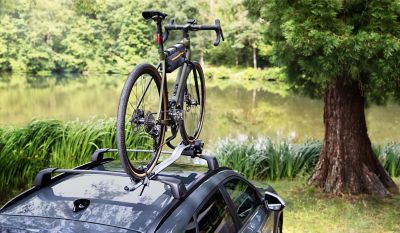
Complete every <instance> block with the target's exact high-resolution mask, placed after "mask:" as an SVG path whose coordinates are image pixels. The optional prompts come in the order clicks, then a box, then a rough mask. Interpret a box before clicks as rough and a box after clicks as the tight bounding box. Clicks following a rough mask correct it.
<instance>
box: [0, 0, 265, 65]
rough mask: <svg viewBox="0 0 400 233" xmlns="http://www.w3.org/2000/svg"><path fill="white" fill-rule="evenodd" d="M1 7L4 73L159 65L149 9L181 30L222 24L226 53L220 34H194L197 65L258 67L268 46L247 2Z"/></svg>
mask: <svg viewBox="0 0 400 233" xmlns="http://www.w3.org/2000/svg"><path fill="white" fill-rule="evenodd" d="M0 4H1V6H0V25H1V27H0V71H10V70H15V71H17V70H22V71H27V72H30V73H43V72H47V73H48V72H56V73H63V72H68V73H85V72H91V71H95V72H107V73H128V72H130V70H131V69H132V67H134V65H136V64H137V63H140V62H150V63H155V62H157V59H158V51H157V48H156V44H155V25H154V23H153V22H152V21H146V20H144V19H143V18H142V16H141V11H142V10H144V9H159V10H161V11H163V12H166V13H167V14H168V15H169V17H173V18H174V19H175V22H176V23H180V24H184V23H185V22H186V20H188V19H197V22H198V23H199V24H213V23H214V20H215V18H220V19H221V23H222V27H223V29H224V32H225V37H226V38H227V40H226V41H225V42H222V43H221V45H220V46H219V47H214V46H213V45H212V43H213V41H214V39H215V33H214V32H211V31H201V32H197V33H191V39H192V43H191V46H192V52H193V53H192V54H193V59H194V60H200V61H203V60H205V61H207V62H209V63H212V64H224V65H242V66H251V65H252V50H251V48H252V47H257V49H258V48H259V47H260V48H262V47H263V46H264V47H265V44H264V43H262V41H261V40H259V38H260V34H259V32H258V28H259V27H254V24H257V22H253V21H252V20H250V19H249V18H248V12H247V11H246V9H245V8H244V6H243V4H242V1H235V3H234V4H231V2H230V1H227V0H224V1H218V2H217V1H214V0H212V1H208V0H201V1H182V0H173V1H166V0H158V1H149V0H146V1H139V0H120V1H116V0H112V1H105V0H73V1H66V0H63V1H50V0H35V1H33V0H20V1H9V0H3V1H2V2H0ZM234 15H240V17H235V16H234ZM169 17H168V18H167V20H166V22H165V23H167V21H168V20H169ZM257 25H259V24H257ZM180 39H181V32H173V33H171V35H170V39H169V40H168V41H167V44H166V47H168V46H169V45H171V44H173V43H176V42H178V41H179V40H180ZM260 53H261V50H260ZM264 58H266V57H265V56H264ZM265 64H266V63H265V62H264V65H265Z"/></svg>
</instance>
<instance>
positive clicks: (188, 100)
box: [179, 62, 206, 144]
mask: <svg viewBox="0 0 400 233" xmlns="http://www.w3.org/2000/svg"><path fill="white" fill-rule="evenodd" d="M192 64H193V66H192V68H191V70H190V72H189V76H188V78H187V80H186V86H185V89H184V92H183V97H182V98H181V106H182V113H183V119H182V120H181V121H180V122H179V129H180V133H181V136H182V140H183V142H184V143H185V144H189V143H191V142H193V141H194V140H196V139H197V138H198V137H199V135H200V131H201V128H202V126H203V121H204V106H205V101H206V88H205V82H204V74H203V69H202V68H201V66H200V64H199V63H197V62H193V63H192Z"/></svg>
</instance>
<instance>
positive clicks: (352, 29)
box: [246, 0, 400, 103]
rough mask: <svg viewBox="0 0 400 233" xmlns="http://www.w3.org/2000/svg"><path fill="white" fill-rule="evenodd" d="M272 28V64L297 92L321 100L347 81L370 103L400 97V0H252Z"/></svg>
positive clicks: (254, 8) (254, 9)
mask: <svg viewBox="0 0 400 233" xmlns="http://www.w3.org/2000/svg"><path fill="white" fill-rule="evenodd" d="M246 5H247V6H248V9H249V10H250V11H251V12H253V15H254V16H255V17H257V16H260V17H261V18H262V19H263V20H265V22H268V26H267V24H264V26H265V27H267V28H268V31H267V33H266V36H267V37H266V40H267V41H270V43H271V45H272V60H273V62H274V63H275V64H276V65H279V66H284V67H286V69H287V73H288V74H289V75H288V81H289V82H290V83H291V85H292V87H293V88H294V89H296V90H301V91H304V92H306V93H308V94H310V95H312V96H321V95H322V94H323V91H322V90H324V88H325V86H326V85H327V84H328V83H329V82H330V81H331V80H333V79H335V78H338V77H342V78H347V79H354V80H358V82H359V83H360V86H362V89H363V90H364V92H365V93H366V94H367V95H368V97H369V99H370V100H372V101H374V102H377V103H383V102H385V101H386V100H387V99H388V98H390V97H391V96H399V93H400V91H399V90H400V85H399V83H400V70H399V69H397V66H398V64H399V63H400V24H399V23H398V18H399V16H400V2H399V1H386V0H385V1H366V0H360V1H339V0H335V1H331V0H323V1H309V0H301V1H281V0H247V1H246Z"/></svg>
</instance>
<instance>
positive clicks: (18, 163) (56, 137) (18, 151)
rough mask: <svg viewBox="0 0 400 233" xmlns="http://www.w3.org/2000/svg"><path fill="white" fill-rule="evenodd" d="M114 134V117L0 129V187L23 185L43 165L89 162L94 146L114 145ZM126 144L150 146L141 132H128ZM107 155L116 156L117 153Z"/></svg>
mask: <svg viewBox="0 0 400 233" xmlns="http://www.w3.org/2000/svg"><path fill="white" fill-rule="evenodd" d="M115 137H116V131H115V120H113V119H109V120H97V121H94V120H93V121H86V122H79V121H73V122H61V121H57V120H43V121H33V122H31V123H30V124H28V125H27V126H26V127H23V128H15V127H9V128H5V129H1V130H0V190H10V189H21V188H25V187H26V186H27V185H29V184H31V182H32V181H33V179H34V177H35V175H36V174H37V172H38V171H40V170H41V169H43V168H46V167H62V168H72V167H74V166H77V165H81V164H83V163H86V162H89V161H90V155H91V153H93V152H94V151H95V150H96V149H98V148H116V141H115ZM127 145H129V146H132V147H136V146H140V147H141V148H144V149H149V148H150V144H149V143H148V141H147V139H146V138H143V137H142V136H141V135H133V134H128V135H127ZM108 156H114V157H116V154H110V155H108ZM137 159H140V158H137ZM1 195H3V193H0V196H1Z"/></svg>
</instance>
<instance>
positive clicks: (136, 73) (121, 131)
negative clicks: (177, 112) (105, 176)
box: [116, 64, 167, 179]
mask: <svg viewBox="0 0 400 233" xmlns="http://www.w3.org/2000/svg"><path fill="white" fill-rule="evenodd" d="M146 75H148V76H149V77H150V78H149V80H150V81H149V80H148V81H146V82H148V84H147V83H146V85H145V86H147V87H145V88H144V89H143V86H142V91H143V93H144V94H142V96H143V97H138V96H137V95H136V93H134V95H135V96H134V95H132V98H134V97H136V98H137V99H139V100H137V101H136V104H137V105H136V107H137V108H136V107H135V106H134V105H133V104H132V103H131V102H129V100H130V96H131V93H133V88H134V87H135V84H137V83H138V82H139V79H140V77H144V76H146ZM142 79H143V78H142ZM151 79H152V80H151ZM153 80H154V83H155V85H156V86H157V91H154V90H152V93H151V94H153V93H154V95H153V97H154V96H155V95H156V94H158V98H156V101H157V102H158V104H157V107H156V108H157V109H156V111H157V112H158V109H159V101H160V91H161V88H162V87H161V76H160V74H159V72H158V71H157V69H156V68H155V67H154V66H152V65H150V64H140V65H138V66H136V67H135V69H134V70H133V71H132V72H131V73H130V74H129V76H128V79H127V80H126V81H125V84H124V87H123V89H122V92H121V96H120V100H119V105H118V113H117V124H116V125H117V132H116V133H117V147H118V156H119V158H120V161H121V164H122V167H123V169H124V170H125V172H126V173H128V175H130V176H131V177H132V178H133V179H144V178H145V177H146V175H148V174H149V173H151V171H152V170H153V169H154V167H155V165H156V163H157V161H158V159H159V157H160V153H161V149H162V145H163V142H164V137H165V131H166V125H164V124H159V125H156V124H157V123H156V122H157V121H156V119H154V118H152V117H151V116H150V115H153V113H152V112H151V111H149V113H147V114H146V116H144V114H141V112H143V113H144V112H145V110H146V109H145V107H146V106H144V107H143V109H140V106H138V105H140V104H142V103H143V105H145V100H144V98H145V97H146V94H148V93H149V92H148V89H149V88H150V85H152V82H153ZM138 85H139V84H138ZM138 85H136V90H137V86H138ZM152 87H153V86H152ZM163 88H164V92H163V96H162V99H163V100H162V104H161V114H160V120H165V119H166V117H167V115H166V114H167V109H166V108H167V92H166V89H165V86H164V87H163ZM149 95H150V93H149V94H148V96H149ZM140 98H142V99H140ZM151 99H154V98H151ZM128 104H130V106H131V107H132V108H133V109H134V110H133V112H132V116H131V118H130V120H129V121H130V125H131V127H132V130H135V128H134V127H139V130H140V129H141V123H139V122H140V121H141V120H142V121H143V123H142V124H143V128H144V133H148V134H149V135H150V134H151V133H154V131H158V135H159V136H158V137H156V136H155V135H150V137H152V139H153V142H154V143H153V150H154V152H153V153H152V154H151V158H150V159H149V161H148V162H147V165H146V166H145V167H143V166H142V167H135V166H134V165H133V164H132V162H131V161H130V159H129V156H128V151H127V143H126V137H125V134H126V114H127V108H128ZM149 107H150V106H149ZM152 110H154V108H153V109H152ZM142 115H143V118H141V117H142ZM135 120H136V121H135ZM132 121H135V122H137V123H132ZM148 125H150V126H148ZM145 127H148V128H151V127H152V128H151V130H152V131H151V132H147V129H146V128H145ZM139 130H138V131H139ZM139 133H141V132H139ZM156 133H157V132H156ZM154 134H155V133H154ZM149 135H147V136H149Z"/></svg>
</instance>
